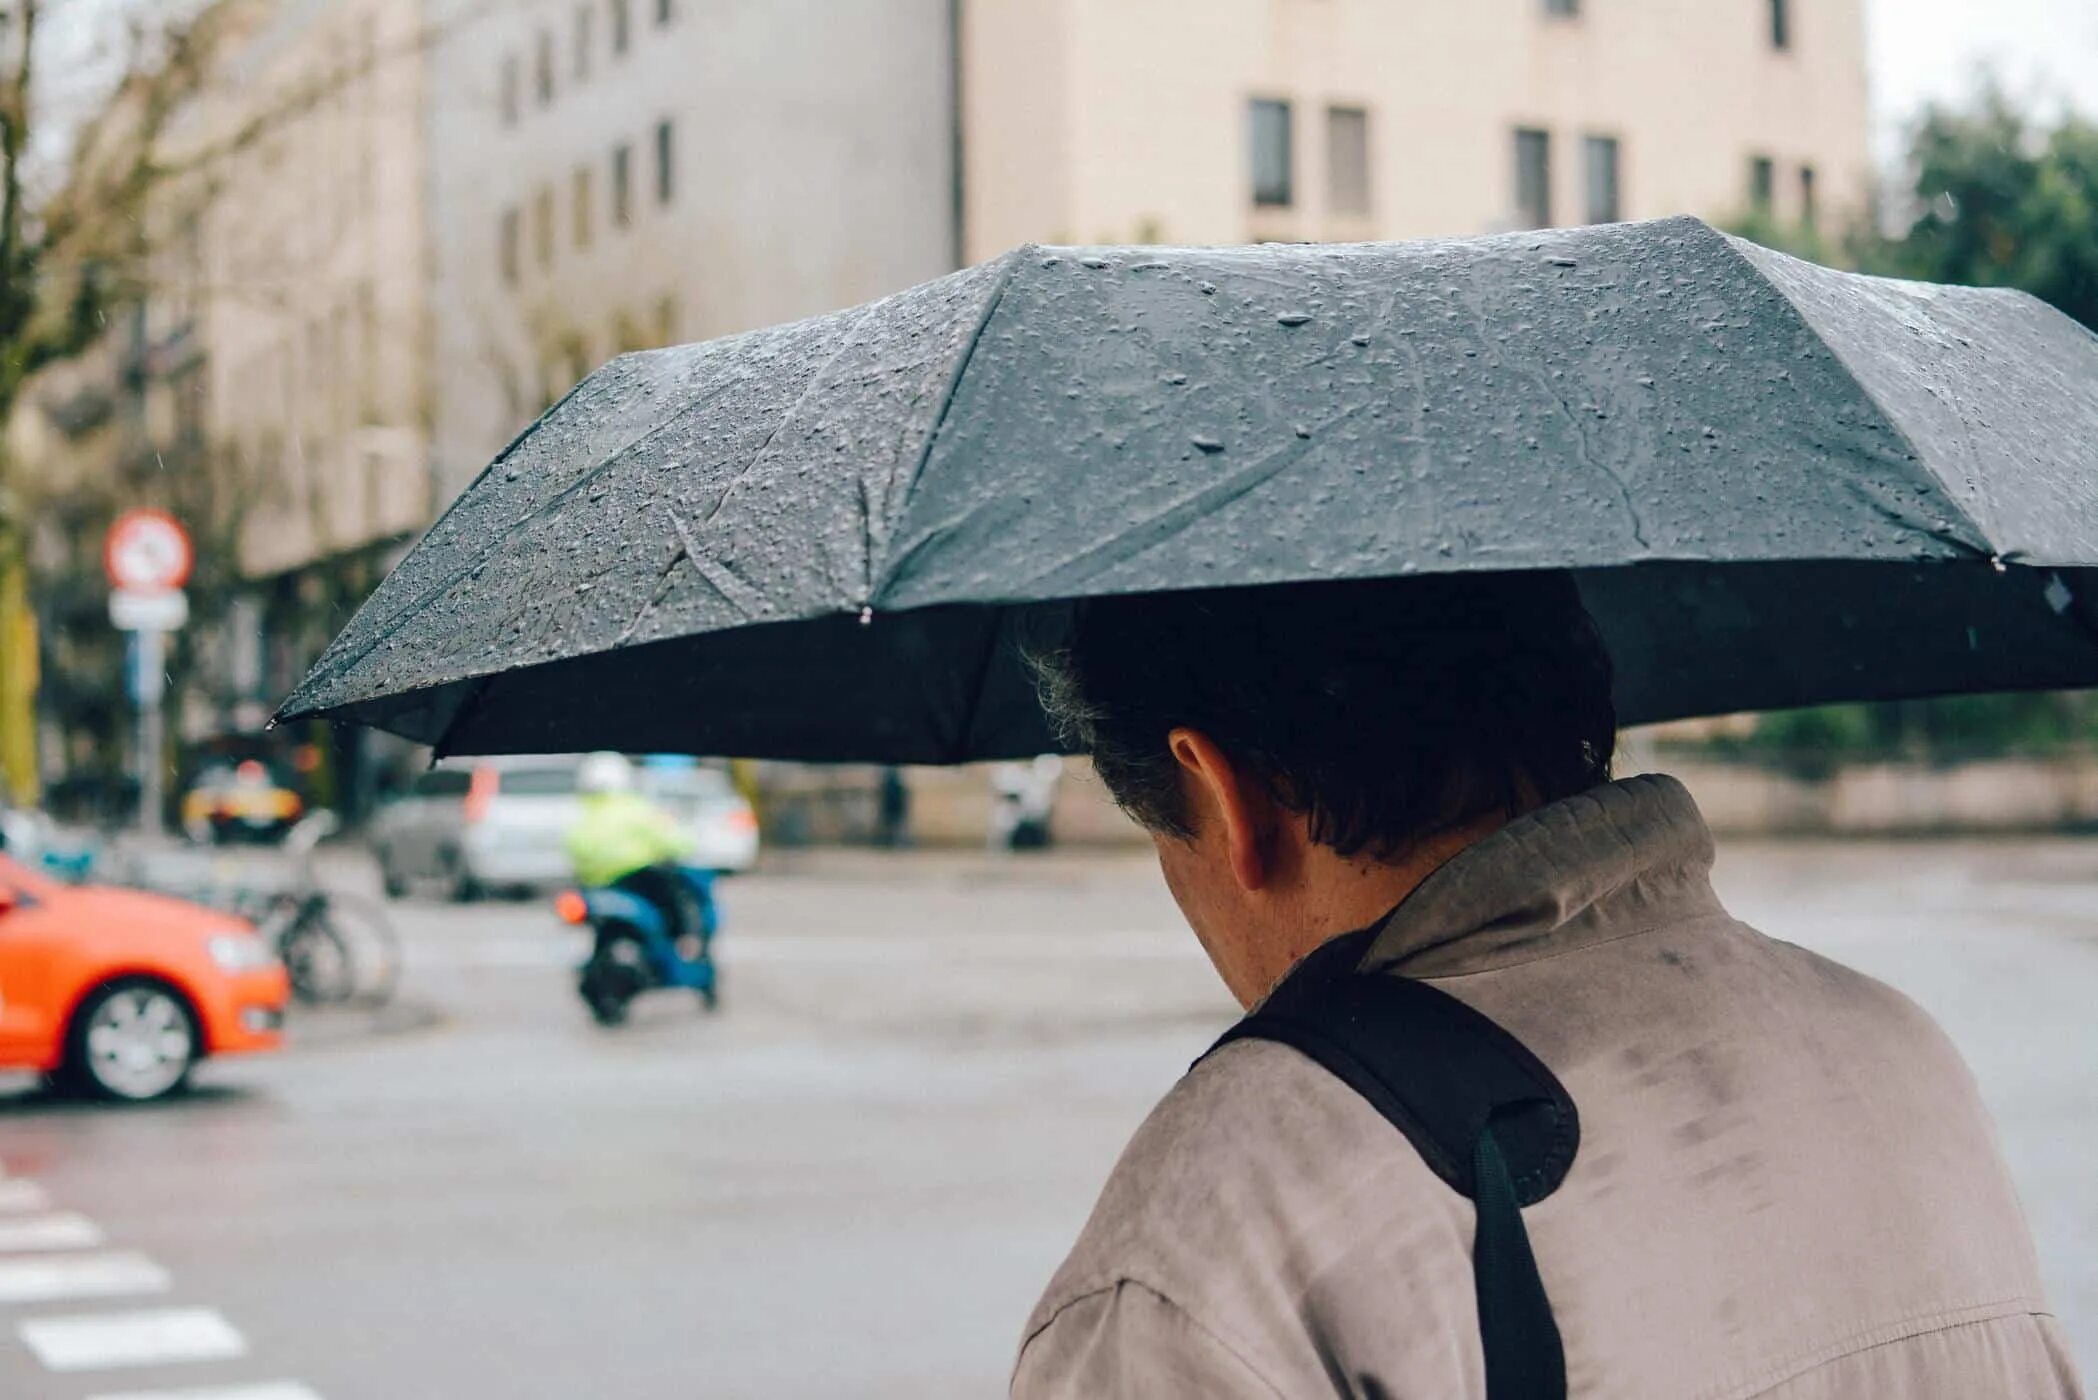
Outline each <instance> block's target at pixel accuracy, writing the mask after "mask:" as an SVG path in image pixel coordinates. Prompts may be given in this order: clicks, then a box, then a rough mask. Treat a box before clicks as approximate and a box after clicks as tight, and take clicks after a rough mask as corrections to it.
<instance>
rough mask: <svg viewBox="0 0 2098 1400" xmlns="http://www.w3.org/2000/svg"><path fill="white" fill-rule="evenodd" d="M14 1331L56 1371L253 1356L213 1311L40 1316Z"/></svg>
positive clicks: (194, 1309) (19, 1325)
mask: <svg viewBox="0 0 2098 1400" xmlns="http://www.w3.org/2000/svg"><path fill="white" fill-rule="evenodd" d="M15 1331H16V1332H17V1333H18V1334H19V1335H20V1336H21V1338H22V1341H23V1342H24V1344H26V1345H27V1346H28V1348H29V1349H30V1350H31V1351H33V1352H35V1353H36V1358H37V1360H39V1361H41V1362H43V1363H44V1365H45V1367H46V1368H48V1369H50V1370H53V1371H99V1370H102V1369H104V1368H105V1367H111V1366H155V1365H160V1364H163V1363H165V1362H170V1361H215V1360H220V1359H222V1358H225V1357H229V1356H245V1355H246V1354H247V1351H248V1342H247V1339H246V1338H245V1337H243V1336H241V1335H240V1333H239V1332H238V1331H236V1330H234V1327H233V1324H232V1323H230V1322H228V1321H226V1319H225V1317H224V1316H222V1315H221V1314H220V1313H219V1312H218V1311H217V1310H216V1309H214V1308H155V1309H153V1310H151V1311H148V1312H128V1313H85V1314H81V1315H79V1316H76V1317H36V1318H29V1319H27V1320H25V1321H22V1322H19V1323H17V1324H15Z"/></svg>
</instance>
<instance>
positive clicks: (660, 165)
mask: <svg viewBox="0 0 2098 1400" xmlns="http://www.w3.org/2000/svg"><path fill="white" fill-rule="evenodd" d="M676 155H677V151H676V141H675V139H674V137H673V133H672V132H671V129H670V123H669V122H667V121H663V122H657V123H656V203H658V204H668V203H670V200H671V196H673V195H675V194H676V193H677V162H676Z"/></svg>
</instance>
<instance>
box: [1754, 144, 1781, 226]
mask: <svg viewBox="0 0 2098 1400" xmlns="http://www.w3.org/2000/svg"><path fill="white" fill-rule="evenodd" d="M1776 187H1777V166H1776V165H1775V164H1773V163H1772V161H1771V159H1770V157H1769V156H1751V157H1749V161H1748V207H1749V208H1751V209H1753V210H1755V212H1756V213H1758V214H1768V213H1769V212H1770V204H1771V198H1772V196H1773V194H1774V193H1775V191H1776Z"/></svg>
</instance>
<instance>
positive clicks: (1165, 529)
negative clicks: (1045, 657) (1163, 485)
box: [1027, 405, 1364, 588]
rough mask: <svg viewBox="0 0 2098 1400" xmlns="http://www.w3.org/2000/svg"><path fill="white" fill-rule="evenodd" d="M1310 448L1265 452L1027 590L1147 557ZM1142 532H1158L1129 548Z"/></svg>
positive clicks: (1349, 414) (1035, 578) (1354, 411)
mask: <svg viewBox="0 0 2098 1400" xmlns="http://www.w3.org/2000/svg"><path fill="white" fill-rule="evenodd" d="M1363 408H1364V406H1363V405H1358V406H1356V407H1354V408H1347V409H1343V410H1341V411H1340V412H1339V413H1336V414H1334V415H1333V416H1332V417H1330V418H1327V419H1325V420H1323V421H1322V422H1321V423H1320V424H1319V431H1321V432H1323V431H1325V430H1326V429H1329V428H1332V427H1334V426H1335V425H1337V424H1340V423H1344V422H1346V421H1347V420H1349V419H1350V418H1354V417H1356V416H1357V415H1359V414H1360V413H1362V412H1363ZM1311 446H1312V442H1311V440H1309V439H1299V440H1297V441H1294V442H1290V443H1287V444H1285V445H1283V446H1281V447H1278V448H1275V449H1274V450H1273V451H1271V452H1266V453H1263V454H1262V455H1261V456H1259V457H1256V458H1254V459H1253V460H1252V461H1250V462H1248V463H1247V464H1246V465H1245V466H1243V467H1240V468H1239V469H1238V470H1237V471H1235V472H1233V473H1231V474H1230V475H1229V476H1227V477H1225V478H1223V479H1222V480H1220V481H1215V482H1212V483H1210V484H1209V485H1207V486H1205V487H1203V488H1202V489H1201V490H1199V491H1194V492H1191V493H1190V494H1188V495H1185V496H1182V497H1180V498H1179V499H1178V500H1176V501H1173V502H1171V503H1170V504H1168V505H1167V506H1166V507H1165V509H1163V510H1159V511H1154V512H1152V513H1151V514H1150V515H1147V516H1145V517H1144V518H1143V519H1141V520H1137V521H1135V522H1133V523H1131V524H1130V525H1128V526H1126V527H1125V528H1123V529H1120V530H1117V531H1115V533H1114V534H1112V535H1109V536H1108V537H1107V538H1106V539H1104V540H1102V541H1100V542H1099V543H1098V544H1096V545H1094V546H1093V547H1092V548H1090V549H1086V550H1081V551H1080V552H1079V553H1077V554H1074V555H1072V556H1071V557H1070V558H1068V559H1066V560H1064V561H1063V562H1062V563H1061V564H1058V565H1056V566H1055V567H1053V568H1050V569H1046V570H1044V571H1042V572H1041V573H1038V574H1034V575H1031V576H1030V577H1029V578H1028V579H1027V586H1028V587H1030V588H1033V587H1041V586H1045V585H1046V586H1049V587H1064V586H1069V579H1068V577H1067V578H1066V582H1065V584H1062V585H1058V584H1055V583H1053V582H1052V580H1054V579H1056V578H1057V577H1058V576H1060V575H1063V576H1068V575H1070V574H1071V573H1072V572H1073V571H1074V570H1082V569H1086V568H1089V567H1091V566H1093V565H1095V564H1097V563H1099V562H1101V561H1102V560H1105V561H1107V562H1109V563H1121V562H1124V561H1126V560H1128V559H1132V558H1134V557H1135V556H1137V555H1139V554H1142V553H1144V552H1145V551H1146V550H1150V549H1155V548H1157V547H1158V546H1159V545H1160V544H1162V543H1164V542H1165V541H1166V540H1168V539H1171V538H1172V537H1173V536H1174V535H1177V534H1179V533H1180V532H1181V531H1182V530H1185V529H1186V528H1187V527H1188V526H1190V525H1192V524H1194V523H1195V521H1196V520H1198V519H1200V518H1201V517H1202V516H1203V515H1205V514H1207V513H1208V512H1210V511H1213V510H1217V509H1219V508H1221V507H1223V506H1227V505H1229V504H1230V503H1231V502H1233V501H1235V500H1237V499H1239V498H1240V497H1241V496H1244V495H1246V494H1247V493H1248V492H1250V491H1256V490H1258V489H1259V488H1260V487H1261V486H1263V485H1265V484H1266V483H1267V482H1269V481H1271V480H1273V479H1274V477H1275V476H1276V475H1277V474H1278V473H1280V472H1282V471H1283V470H1284V469H1285V468H1287V467H1288V466H1289V465H1290V464H1291V463H1292V462H1294V461H1296V460H1297V459H1298V458H1299V457H1301V456H1303V455H1304V454H1305V453H1306V452H1308V451H1309V450H1311ZM1140 530H1151V531H1153V534H1152V536H1151V538H1149V539H1147V540H1143V541H1141V542H1138V543H1135V544H1133V545H1132V544H1130V542H1129V539H1130V536H1132V535H1134V534H1136V533H1137V532H1138V531H1140Z"/></svg>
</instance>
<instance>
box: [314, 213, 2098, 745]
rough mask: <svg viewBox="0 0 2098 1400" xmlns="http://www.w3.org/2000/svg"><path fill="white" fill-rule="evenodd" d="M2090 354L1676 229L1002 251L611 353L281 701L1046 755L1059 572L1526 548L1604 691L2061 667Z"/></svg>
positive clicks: (1686, 701) (2001, 684) (1655, 708)
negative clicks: (803, 309)
mask: <svg viewBox="0 0 2098 1400" xmlns="http://www.w3.org/2000/svg"><path fill="white" fill-rule="evenodd" d="M2094 443H2098V339H2094V338H2093V337H2092V336H2091V335H2090V334H2089V333H2088V332H2086V331H2085V330H2084V329H2083V328H2081V327H2080V326H2078V325H2076V324H2075V323H2073V322H2072V321H2070V320H2069V319H2067V318H2066V317H2064V316H2062V315H2060V314H2059V313H2057V312H2055V311H2052V310H2050V309H2049V308H2047V307H2046V306H2044V305H2042V304H2041V303H2039V302H2037V301H2034V300H2032V299H2031V298H2029V297H2026V296H2024V295H2022V294H2020V293H2016V292H2006V291H1977V290H1967V289H1959V288H1950V287H1937V286H1929V285H1922V284H1915V283H1904V282H1892V281H1884V280H1879V279H1873V278H1865V277H1858V276H1854V275H1851V274H1846V273H1840V272H1832V271H1829V270H1828V269H1825V268H1820V267H1816V266H1813V265H1811V264H1808V263H1803V262H1798V261H1795V260H1793V259H1791V258H1787V257H1783V256H1781V255H1779V254H1776V253H1772V252H1769V251H1767V250H1765V249H1762V248H1759V247H1756V246H1754V245H1752V244H1748V243H1743V242H1741V241H1739V240H1736V239H1733V238H1729V237H1726V236H1724V235H1722V234H1719V233H1716V232H1714V231H1713V230H1712V229H1710V228H1708V227H1706V226H1705V225H1704V224H1702V223H1699V222H1697V221H1696V220H1693V219H1670V220H1664V221H1660V222H1655V223H1646V224H1624V225H1615V226H1609V227H1599V228H1589V229H1577V230H1567V231H1563V232H1547V233H1525V234H1516V235H1510V236H1504V237H1494V238H1480V239H1464V240H1453V241H1446V242H1425V243H1409V244H1377V245H1364V246H1353V247H1320V246H1272V245H1271V246H1264V247H1257V248H1233V249H1202V250H1193V249H1171V250H1164V249H1149V248H1124V249H1114V248H1101V249H1050V248H1023V249H1020V250H1019V251H1017V252H1014V253H1010V254H1007V255H1006V256H1005V257H1002V258H999V259H998V260H996V261H995V262H991V263H987V264H984V265H983V266H980V267H975V268H970V269H968V270H966V271H963V272H958V273H956V274H954V275H953V276H950V277H946V278H942V279H941V280H939V281H937V282H931V283H928V284H926V285H925V286H922V287H918V288H914V289H912V290H910V291H907V292H903V293H900V294H898V295H896V296H893V297H889V298H887V299H885V300H883V301H878V302H875V303H873V304H872V305H869V306H865V307H861V308H858V309H855V310H851V311H843V312H838V313H836V314H833V315H828V316H820V317H817V318H815V319H813V320H808V321H803V322H799V323H796V324H793V325H788V326H782V327H777V328H774V329H771V330H763V331H757V332H753V333H751V334H748V335H741V336H735V337H731V338H729V339H725V340H718V341H712V342H709V343H707V344H704V345H692V346H685V347H682V348H678V349H670V350H661V351H654V352H650V353H647V354H640V355H628V356H624V357H622V358H620V359H618V360H615V361H613V362H612V363H611V364H610V365H608V366H606V367H605V368H604V369H602V370H600V371H599V372H598V373H596V374H594V375H592V376H591V377H590V378H589V379H587V380H585V381H584V382H583V383H582V384H581V385H580V386H578V387H577V388H576V390H575V391H574V392H573V393H571V394H570V395H569V396H568V397H567V398H566V399H564V400H563V401H562V402H561V403H560V404H558V405H556V406H555V407H554V408H553V409H552V410H551V411H550V412H549V413H547V414H546V416H545V417H544V418H542V419H541V420H540V421H539V422H538V423H536V424H534V425H533V426H532V427H531V428H530V429H529V430H528V431H527V432H526V433H525V434H524V435H523V436H522V437H520V438H519V439H518V440H517V441H516V442H514V443H512V444H511V446H510V447H509V449H508V450H506V451H505V452H504V453H503V454H502V455H501V456H500V457H499V458H497V459H496V461H495V463H494V465H492V466H491V467H489V468H488V469H487V471H485V472H484V473H483V474H482V475H481V477H480V478H479V479H478V480H477V481H476V482H475V483H474V484H473V486H472V487H471V488H469V489H468V490H467V491H466V493H465V494H464V495H463V496H461V497H460V499H459V500H458V501H457V502H456V503H455V504H454V505H453V506H452V508H451V509H450V510H449V511H448V512H447V513H446V514H445V515H444V517H443V518H442V519H441V520H439V521H438V522H437V524H436V525H435V526H433V527H432V528H431V530H430V532H429V533H428V534H427V535H426V536H425V537H424V538H423V540H422V542H421V543H420V544H419V545H417V547H416V548H415V549H414V551H413V552H412V553H410V554H409V555H408V557H407V558H406V559H405V560H404V561H403V562H402V563H401V565H400V567H398V568H397V569H395V570H394V572H393V573H392V575H391V576H390V577H388V578H387V580H386V581H385V583H384V584H382V585H381V586H380V588H379V589H378V591H377V592H376V593H375V594H374V595H373V597H372V598H371V600H370V601H369V602H367V603H366V604H365V606H364V607H363V609H362V610H361V611H359V612H358V614H357V615H356V617H354V618H353V619H352V620H351V622H350V624H349V626H347V627H346V628H344V630H343V632H342V635H341V636H339V637H337V638H336V639H335V642H334V644H333V645H332V646H331V647H329V649H328V651H327V653H326V655H324V656H323V657H322V658H321V660H320V662H319V664H318V665H317V666H316V667H315V668H314V670H313V673H312V675H310V676H309V677H308V678H307V680H306V681H305V683H304V684H303V685H302V686H301V687H300V688H299V690H298V691H297V693H296V694H294V695H293V696H292V697H291V699H290V700H289V701H288V702H287V704H286V705H285V708H284V712H283V716H282V717H283V718H286V719H296V718H302V717H306V716H312V715H328V716H333V717H337V718H342V719H350V720H356V721H361V722H364V723H370V724H376V725H379V726H382V727H384V728H387V729H391V730H394V731H396V732H398V733H401V734H404V735H407V736H409V737H411V738H414V739H418V740H422V741H425V742H428V743H432V744H435V745H437V746H438V747H439V748H440V749H442V750H444V751H447V752H461V753H476V752H480V753H499V752H515V751H556V750H560V751H566V750H575V749H583V748H591V747H598V746H616V747H620V748H627V749H666V750H668V749H682V750H688V751H694V752H708V753H735V754H746V755H751V756H769V757H788V758H816V759H862V760H884V761H898V762H901V761H957V760H964V759H972V758H990V757H1002V756H1010V755H1016V754H1022V753H1030V752H1036V751H1039V750H1042V749H1045V748H1048V747H1051V746H1052V744H1053V740H1052V738H1051V736H1050V735H1049V734H1048V733H1046V731H1045V726H1044V723H1043V720H1042V717H1041V715H1040V712H1039V710H1038V708H1037V707H1036V705H1035V703H1034V701H1033V697H1032V691H1031V688H1030V685H1029V678H1028V674H1027V670H1026V667H1025V665H1024V662H1023V651H1024V650H1025V648H1026V647H1028V646H1030V645H1049V644H1053V642H1054V639H1055V637H1056V635H1057V631H1058V628H1059V626H1060V622H1061V618H1062V616H1063V614H1064V612H1065V609H1066V608H1067V606H1068V600H1070V599H1073V598H1080V597H1086V596H1093V595H1100V594H1110V593H1126V592H1141V591H1153V590H1163V589H1181V588H1196V587H1202V586H1206V585H1222V584H1256V583H1284V582H1289V581H1295V580H1303V579H1327V578H1340V577H1357V576H1371V575H1400V574H1409V573H1428V572H1444V571H1451V570H1473V571H1477V570H1508V569H1532V568H1541V567H1565V568H1571V569H1574V570H1577V571H1578V576H1579V578H1580V581H1581V587H1582V590H1583V593H1584V594H1585V596H1586V597H1587V599H1588V601H1589V605H1590V607H1591V610H1592V611H1594V612H1595V614H1596V615H1597V618H1598V619H1599V621H1600V622H1601V623H1602V626H1603V629H1604V631H1605V633H1606V635H1607V637H1608V639H1609V642H1610V644H1611V648H1612V651H1613V653H1614V655H1615V657H1616V660H1617V663H1618V668H1619V671H1620V675H1621V680H1620V686H1619V702H1620V708H1621V712H1622V714H1623V716H1624V717H1625V719H1626V720H1627V721H1629V722H1638V721H1645V720H1657V719H1665V718H1671V717H1676V716H1683V715H1693V714H1702V713H1714V712H1720V711H1729V710H1739V709H1756V708H1769V707H1777V706H1786V705H1799V704H1805V703H1812V702H1820V701H1829V700H1839V699H1871V698H1887V697H1895V696H1906V695H1923V694H1932V693H1943V692H1951V691H1970V690H2004V689H2017V688H2028V687H2056V686H2079V685H2090V684H2094V683H2098V645H2094V641H2093V632H2092V627H2093V623H2094V619H2098V610H2094V608H2093V603H2094V602H2098V577H2094V576H2092V575H2090V574H2088V573H2086V572H2084V569H2085V566H2090V565H2098V472H2094V465H2098V464H2094V448H2093V444H2094Z"/></svg>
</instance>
